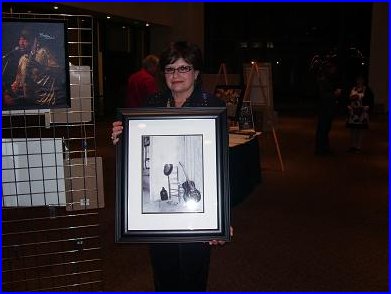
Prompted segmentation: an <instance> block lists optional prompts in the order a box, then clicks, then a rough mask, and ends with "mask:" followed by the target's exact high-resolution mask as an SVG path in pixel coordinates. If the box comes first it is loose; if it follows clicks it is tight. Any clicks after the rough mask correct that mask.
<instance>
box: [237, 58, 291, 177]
mask: <svg viewBox="0 0 391 294" xmlns="http://www.w3.org/2000/svg"><path fill="white" fill-rule="evenodd" d="M255 76H256V77H257V78H258V80H259V85H262V83H261V81H262V80H261V74H260V72H259V68H258V64H257V63H256V62H252V66H251V70H250V74H249V76H248V78H247V85H246V91H245V92H244V97H243V101H250V100H251V97H250V94H251V88H252V86H253V81H254V77H255ZM261 90H262V91H263V89H262V87H261ZM263 96H264V97H265V98H266V100H267V101H266V103H265V104H266V111H267V112H268V113H273V110H272V109H271V108H270V105H271V104H270V101H269V98H268V95H265V93H263ZM270 123H271V129H272V133H273V139H274V145H275V146H276V150H277V155H278V159H279V161H280V166H281V171H282V172H284V171H285V167H284V163H283V161H282V156H281V151H280V146H279V144H278V139H277V133H276V130H275V128H274V121H273V119H271V120H270Z"/></svg>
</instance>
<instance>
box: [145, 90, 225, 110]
mask: <svg viewBox="0 0 391 294" xmlns="http://www.w3.org/2000/svg"><path fill="white" fill-rule="evenodd" d="M144 106H145V107H175V101H174V98H173V97H172V94H171V91H166V92H159V93H156V94H155V95H153V96H151V97H149V98H148V99H147V102H146V104H145V105H144ZM224 106H225V102H224V101H222V100H220V99H218V98H217V97H215V96H213V95H211V94H209V93H206V92H204V91H202V89H201V88H200V87H196V88H195V89H194V91H193V93H192V94H191V95H190V97H189V98H188V99H187V100H186V101H185V103H184V104H183V105H182V107H224Z"/></svg>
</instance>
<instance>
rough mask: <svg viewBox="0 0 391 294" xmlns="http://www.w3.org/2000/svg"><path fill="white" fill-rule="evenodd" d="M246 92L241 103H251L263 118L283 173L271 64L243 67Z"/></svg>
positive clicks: (253, 63) (246, 65)
mask: <svg viewBox="0 0 391 294" xmlns="http://www.w3.org/2000/svg"><path fill="white" fill-rule="evenodd" d="M243 72H244V79H245V84H246V91H245V93H244V97H243V103H249V102H250V103H251V104H252V105H253V106H254V107H255V108H256V109H257V110H259V111H260V112H261V113H262V116H263V118H264V119H263V122H264V123H263V128H264V130H266V129H267V128H270V129H271V131H272V134H273V139H274V145H275V147H276V151H277V155H278V159H279V162H280V166H281V171H282V172H283V171H285V167H284V163H283V161H282V156H281V151H280V146H279V144H278V139H277V133H276V130H275V127H274V124H275V119H274V118H273V99H272V83H271V74H272V73H271V64H270V63H257V62H252V63H251V64H244V65H243Z"/></svg>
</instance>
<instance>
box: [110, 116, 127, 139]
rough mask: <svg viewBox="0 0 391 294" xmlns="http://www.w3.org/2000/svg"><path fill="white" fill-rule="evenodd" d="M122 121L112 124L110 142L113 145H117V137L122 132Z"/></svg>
mask: <svg viewBox="0 0 391 294" xmlns="http://www.w3.org/2000/svg"><path fill="white" fill-rule="evenodd" d="M123 128H124V127H123V126H122V121H120V120H118V121H115V122H113V130H112V133H111V140H112V141H113V144H114V145H115V144H117V143H118V141H119V135H121V134H122V130H123Z"/></svg>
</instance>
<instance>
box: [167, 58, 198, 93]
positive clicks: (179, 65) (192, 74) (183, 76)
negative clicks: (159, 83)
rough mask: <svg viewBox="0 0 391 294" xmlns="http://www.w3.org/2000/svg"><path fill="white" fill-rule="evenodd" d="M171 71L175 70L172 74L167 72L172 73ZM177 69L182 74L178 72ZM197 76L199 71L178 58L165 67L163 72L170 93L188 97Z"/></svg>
mask: <svg viewBox="0 0 391 294" xmlns="http://www.w3.org/2000/svg"><path fill="white" fill-rule="evenodd" d="M173 69H175V71H174V72H167V71H170V70H171V71H173ZM178 69H179V70H181V71H182V72H179V71H178ZM189 69H190V70H189ZM187 70H188V71H187ZM185 71H186V72H185ZM198 74H199V71H198V70H194V69H193V66H192V65H191V64H189V63H187V62H186V61H185V60H184V59H183V58H179V59H178V60H177V61H175V62H174V63H171V64H168V65H166V67H165V72H164V76H165V78H166V84H167V87H168V88H169V89H170V90H171V92H173V93H175V94H188V95H190V94H191V93H192V92H193V89H194V84H195V81H196V79H197V76H198Z"/></svg>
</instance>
